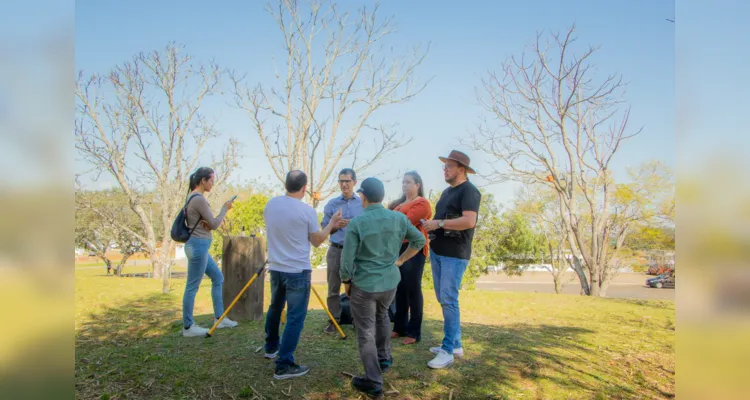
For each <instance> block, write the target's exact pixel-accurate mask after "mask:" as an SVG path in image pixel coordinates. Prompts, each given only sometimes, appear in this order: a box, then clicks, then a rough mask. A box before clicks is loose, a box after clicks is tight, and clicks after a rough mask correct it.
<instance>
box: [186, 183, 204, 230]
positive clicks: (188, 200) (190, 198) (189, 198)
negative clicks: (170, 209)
mask: <svg viewBox="0 0 750 400" xmlns="http://www.w3.org/2000/svg"><path fill="white" fill-rule="evenodd" d="M196 196H200V194H198V193H194V194H193V195H192V196H190V197H188V199H187V202H186V203H185V207H183V210H185V223H187V215H188V213H187V206H188V204H190V200H192V199H193V198H194V197H196ZM202 220H203V218H198V222H196V223H195V225H193V229H190V231H189V233H190V235H192V234H193V231H194V230H195V228H197V227H198V224H200V223H201V221H202Z"/></svg>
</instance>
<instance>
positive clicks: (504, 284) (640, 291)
mask: <svg viewBox="0 0 750 400" xmlns="http://www.w3.org/2000/svg"><path fill="white" fill-rule="evenodd" d="M180 261H182V262H178V264H179V265H181V266H183V265H184V264H185V262H184V260H180ZM133 264H137V265H139V266H146V265H149V262H148V260H138V261H136V262H128V266H132V265H133ZM98 268H103V267H101V266H100V267H77V268H76V269H98ZM125 272H127V268H126V271H125ZM175 275H176V276H175V277H177V276H178V275H179V276H180V277H182V276H183V275H184V266H183V267H182V268H179V267H178V268H177V269H176V270H175ZM650 277H651V276H650V275H646V274H642V273H621V274H619V275H618V276H617V277H615V279H614V280H613V281H612V283H611V284H610V286H609V289H608V290H607V297H612V298H631V299H646V300H674V298H675V289H654V288H650V287H647V286H646V285H645V282H646V279H648V278H650ZM312 281H313V283H316V284H325V283H326V270H325V269H316V270H314V271H313V275H312ZM563 281H568V282H570V283H568V284H567V285H566V286H565V288H564V289H563V293H565V294H573V295H577V294H579V293H580V291H581V286H580V284H579V283H578V279H577V278H576V277H575V274H574V273H568V274H567V275H566V276H565V277H564V278H563ZM476 287H477V289H480V290H496V291H504V292H537V293H554V292H555V286H554V284H553V283H552V275H550V274H549V273H547V272H526V273H524V274H523V276H514V277H508V276H506V275H505V274H502V273H500V274H498V273H490V274H489V275H486V276H483V277H481V278H479V280H478V281H477V285H476Z"/></svg>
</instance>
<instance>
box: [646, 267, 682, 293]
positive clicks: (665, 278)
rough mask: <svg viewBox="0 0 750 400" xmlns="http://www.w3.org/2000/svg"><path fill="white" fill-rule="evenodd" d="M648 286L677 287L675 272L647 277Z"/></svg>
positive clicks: (658, 287)
mask: <svg viewBox="0 0 750 400" xmlns="http://www.w3.org/2000/svg"><path fill="white" fill-rule="evenodd" d="M646 286H649V287H652V288H657V289H661V288H673V289H674V287H675V284H674V274H673V273H672V272H671V271H670V272H666V273H663V274H661V275H659V276H657V277H655V278H649V279H646Z"/></svg>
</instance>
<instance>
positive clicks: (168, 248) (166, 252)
mask: <svg viewBox="0 0 750 400" xmlns="http://www.w3.org/2000/svg"><path fill="white" fill-rule="evenodd" d="M172 243H173V242H172V240H171V239H166V236H165V239H164V240H162V242H161V260H160V262H161V268H162V274H161V278H162V279H161V292H162V293H164V294H167V293H169V279H170V278H171V275H172V271H171V268H170V267H171V266H172V257H171V255H172Z"/></svg>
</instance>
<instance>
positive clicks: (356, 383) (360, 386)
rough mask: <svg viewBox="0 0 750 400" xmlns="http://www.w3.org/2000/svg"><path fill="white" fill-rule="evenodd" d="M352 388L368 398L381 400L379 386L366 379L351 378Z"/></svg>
mask: <svg viewBox="0 0 750 400" xmlns="http://www.w3.org/2000/svg"><path fill="white" fill-rule="evenodd" d="M352 387H353V388H354V389H356V390H358V391H360V392H362V393H364V394H366V395H368V396H370V398H376V399H380V398H383V388H382V387H381V385H380V384H378V383H375V382H373V381H370V380H367V379H366V378H360V377H358V376H356V377H354V378H352Z"/></svg>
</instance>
